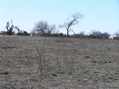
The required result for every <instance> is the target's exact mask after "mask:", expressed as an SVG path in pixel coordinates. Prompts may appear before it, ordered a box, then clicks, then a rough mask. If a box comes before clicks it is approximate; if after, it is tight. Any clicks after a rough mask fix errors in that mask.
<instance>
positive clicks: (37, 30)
mask: <svg viewBox="0 0 119 89" xmlns="http://www.w3.org/2000/svg"><path fill="white" fill-rule="evenodd" d="M55 30H56V26H55V25H49V24H48V23H47V22H46V21H40V22H38V23H37V24H36V25H35V27H34V28H33V30H32V32H31V34H33V35H40V36H50V35H51V34H53V33H55Z"/></svg>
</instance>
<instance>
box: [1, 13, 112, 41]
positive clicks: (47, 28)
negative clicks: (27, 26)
mask: <svg viewBox="0 0 119 89" xmlns="http://www.w3.org/2000/svg"><path fill="white" fill-rule="evenodd" d="M82 18H83V15H82V14H81V13H75V14H73V15H71V16H70V17H69V18H68V19H67V21H66V22H65V23H63V24H62V25H60V26H59V28H64V29H65V30H66V34H63V33H59V32H58V30H57V28H56V26H55V25H49V24H48V22H47V21H39V22H37V23H36V24H35V26H34V27H33V29H32V31H31V32H30V33H28V32H27V31H22V30H21V29H20V28H19V27H18V26H14V25H13V21H12V20H11V23H10V22H9V21H8V22H7V23H6V29H7V31H3V32H2V33H1V34H6V35H14V34H16V35H25V36H30V35H32V36H48V37H51V36H52V37H77V38H93V39H109V37H110V34H109V33H107V32H104V33H102V32H100V31H93V32H91V33H90V34H89V35H86V34H85V32H80V33H78V34H76V33H75V32H74V31H73V30H72V27H73V26H75V25H77V24H78V23H79V21H80V20H81V19H82ZM14 29H15V30H16V31H17V33H15V32H14ZM70 32H73V33H74V34H72V35H70V34H69V33H70Z"/></svg>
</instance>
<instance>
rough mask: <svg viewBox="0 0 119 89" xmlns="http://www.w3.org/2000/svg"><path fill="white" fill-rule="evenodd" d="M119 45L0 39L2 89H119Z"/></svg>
mask: <svg viewBox="0 0 119 89" xmlns="http://www.w3.org/2000/svg"><path fill="white" fill-rule="evenodd" d="M44 39H45V46H43V45H44ZM118 44H119V41H118V40H98V39H79V38H47V37H45V38H43V37H25V36H24V37H21V36H0V89H119V59H118V58H119V55H118V53H119V45H118ZM43 47H44V48H43ZM42 52H43V54H42ZM39 54H40V55H39ZM40 56H42V57H41V58H40ZM39 59H42V60H41V61H42V62H43V64H42V67H43V70H42V71H40V72H38V70H39V65H40V64H41V63H40V61H39Z"/></svg>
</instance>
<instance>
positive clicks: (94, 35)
mask: <svg viewBox="0 0 119 89" xmlns="http://www.w3.org/2000/svg"><path fill="white" fill-rule="evenodd" d="M109 37H110V34H109V33H107V32H104V33H102V32H100V31H92V33H91V34H90V35H89V38H93V39H109Z"/></svg>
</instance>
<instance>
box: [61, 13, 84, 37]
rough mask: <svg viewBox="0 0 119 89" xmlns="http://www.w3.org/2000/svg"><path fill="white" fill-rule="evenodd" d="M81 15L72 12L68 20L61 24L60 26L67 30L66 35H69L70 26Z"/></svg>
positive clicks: (76, 22)
mask: <svg viewBox="0 0 119 89" xmlns="http://www.w3.org/2000/svg"><path fill="white" fill-rule="evenodd" d="M82 17H83V15H82V14H80V13H75V14H73V15H72V16H71V17H70V18H68V21H67V22H65V23H64V24H63V25H61V26H60V27H64V28H66V31H67V37H68V36H69V32H70V30H71V27H72V26H74V25H76V24H78V23H79V20H80V19H81V18H82Z"/></svg>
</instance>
